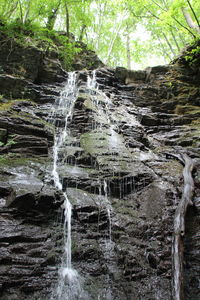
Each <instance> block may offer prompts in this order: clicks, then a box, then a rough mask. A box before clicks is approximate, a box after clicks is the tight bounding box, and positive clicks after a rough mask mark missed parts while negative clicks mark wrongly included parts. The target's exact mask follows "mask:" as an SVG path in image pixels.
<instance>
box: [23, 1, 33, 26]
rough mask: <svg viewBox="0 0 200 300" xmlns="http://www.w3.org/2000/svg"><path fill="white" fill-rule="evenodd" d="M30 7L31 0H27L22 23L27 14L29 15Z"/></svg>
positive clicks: (25, 19) (24, 21)
mask: <svg viewBox="0 0 200 300" xmlns="http://www.w3.org/2000/svg"><path fill="white" fill-rule="evenodd" d="M30 8H31V0H28V3H27V8H26V11H25V14H24V19H23V23H24V24H25V23H26V21H27V19H28V16H29V13H30Z"/></svg>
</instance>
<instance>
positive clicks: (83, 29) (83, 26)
mask: <svg viewBox="0 0 200 300" xmlns="http://www.w3.org/2000/svg"><path fill="white" fill-rule="evenodd" d="M85 29H86V25H85V24H83V25H82V27H81V32H80V36H79V41H80V42H82V40H83V36H84V32H85Z"/></svg>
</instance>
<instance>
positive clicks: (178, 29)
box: [0, 0, 200, 68]
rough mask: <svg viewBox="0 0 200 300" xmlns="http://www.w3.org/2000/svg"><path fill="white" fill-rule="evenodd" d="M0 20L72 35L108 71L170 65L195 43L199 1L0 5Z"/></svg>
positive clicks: (70, 0) (9, 0)
mask: <svg viewBox="0 0 200 300" xmlns="http://www.w3.org/2000/svg"><path fill="white" fill-rule="evenodd" d="M0 18H1V20H4V21H7V22H16V20H18V21H20V22H22V23H23V24H26V23H29V24H38V25H40V26H44V27H46V28H47V29H48V30H53V29H57V30H62V31H66V34H67V36H69V37H70V33H72V34H73V35H74V36H75V37H76V39H77V40H82V41H83V42H85V43H86V44H87V45H88V46H89V47H90V48H91V49H93V50H95V51H96V53H97V54H98V56H99V57H100V58H101V59H102V60H103V62H104V63H106V64H108V65H110V66H113V67H115V66H117V65H118V66H119V65H121V66H125V67H128V68H143V67H146V66H148V65H152V64H159V63H165V62H169V61H170V60H172V59H173V58H174V57H175V56H176V55H177V54H178V53H179V52H180V50H181V49H182V48H183V47H185V46H186V45H187V44H188V43H191V42H192V41H194V40H195V39H197V38H199V34H200V1H199V0H115V1H113V0H0Z"/></svg>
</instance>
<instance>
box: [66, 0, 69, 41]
mask: <svg viewBox="0 0 200 300" xmlns="http://www.w3.org/2000/svg"><path fill="white" fill-rule="evenodd" d="M65 18H66V20H65V26H66V33H67V37H68V39H69V9H68V5H67V1H65Z"/></svg>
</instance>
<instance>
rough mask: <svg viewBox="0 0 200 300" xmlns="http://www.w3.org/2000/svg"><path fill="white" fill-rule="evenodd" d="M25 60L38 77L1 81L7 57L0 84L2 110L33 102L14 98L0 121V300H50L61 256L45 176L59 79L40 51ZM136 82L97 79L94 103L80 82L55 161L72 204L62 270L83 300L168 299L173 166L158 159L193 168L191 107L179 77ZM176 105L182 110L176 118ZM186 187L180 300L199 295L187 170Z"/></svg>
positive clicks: (177, 191) (164, 71)
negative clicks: (68, 262) (187, 162)
mask: <svg viewBox="0 0 200 300" xmlns="http://www.w3.org/2000/svg"><path fill="white" fill-rule="evenodd" d="M28 51H29V52H28V53H27V56H26V57H27V59H28V57H29V58H30V57H32V56H34V59H35V64H36V69H37V71H36V69H33V74H32V73H31V71H30V70H29V69H27V77H26V79H24V78H17V77H16V73H13V74H12V75H11V74H10V73H9V72H11V71H9V70H10V68H11V66H13V63H14V61H15V60H17V57H18V56H17V55H18V54H17V52H16V53H15V55H14V54H13V55H14V57H13V58H10V59H11V61H10V65H9V64H8V68H7V72H8V74H3V75H1V78H0V80H2V82H3V84H2V85H1V88H2V91H3V92H2V91H1V93H2V94H4V93H5V98H6V99H5V101H4V104H5V103H6V104H9V103H10V102H9V101H11V100H9V99H8V98H10V96H9V93H10V91H11V92H12V97H15V98H18V97H20V98H23V97H22V96H21V95H22V94H23V93H24V92H25V93H26V95H29V96H30V97H29V98H31V99H32V100H34V102H31V101H30V100H28V99H24V100H22V99H20V100H17V101H15V102H14V103H12V104H11V103H10V104H11V105H10V104H9V105H8V106H7V108H6V109H2V110H1V112H0V141H1V143H2V144H1V147H0V171H1V177H0V212H1V216H0V223H1V224H0V225H1V231H0V247H1V251H0V264H1V268H0V299H1V300H8V299H9V300H16V299H22V300H33V299H35V300H36V299H37V300H46V299H50V294H51V292H52V289H53V287H55V285H56V282H57V280H58V268H59V265H60V262H61V257H62V252H63V225H62V222H63V211H62V204H63V201H64V197H63V194H62V192H61V191H58V190H57V189H56V188H55V187H54V185H53V179H52V174H51V173H52V168H53V166H52V157H53V150H52V145H53V135H54V132H55V130H56V129H55V124H57V126H58V127H59V129H57V130H61V129H62V128H63V126H64V118H65V116H63V115H62V114H61V115H60V114H59V113H56V114H55V115H54V117H53V118H54V120H51V121H50V120H49V119H51V117H52V107H53V105H54V104H55V103H56V100H57V99H58V97H59V93H60V90H61V89H62V85H59V78H61V77H62V76H63V73H62V71H61V69H60V65H59V64H58V62H57V61H56V57H51V62H50V60H49V58H46V63H44V60H43V63H44V64H43V66H42V67H41V65H40V64H39V61H40V58H39V57H40V53H39V52H37V51H36V53H35V52H34V51H35V50H31V49H29V50H28ZM10 55H11V56H12V53H11V54H10ZM87 55H88V54H87ZM35 56H37V57H35ZM2 60H3V59H2ZM25 60H26V59H25ZM51 63H52V65H51V67H50V64H51ZM77 63H78V62H77ZM78 64H79V63H78ZM59 70H60V71H59ZM57 71H58V72H57ZM38 72H39V73H38ZM59 72H61V73H59ZM146 72H147V71H145V72H144V71H141V72H139V73H135V72H132V74H133V77H134V76H135V77H134V78H133V77H132V79H134V80H133V82H132V83H133V84H132V86H127V85H125V80H126V76H127V70H126V69H119V68H118V69H117V70H116V71H114V70H112V69H106V68H102V69H98V70H97V71H96V75H97V82H98V83H99V96H98V101H96V102H95V101H94V100H93V97H92V96H91V95H90V94H89V91H88V89H87V88H86V86H85V85H86V80H87V75H88V72H87V71H81V72H80V74H79V79H78V80H79V87H80V90H79V96H78V98H77V100H76V104H75V107H74V111H73V115H72V118H71V120H70V123H69V126H70V139H69V140H66V141H65V147H63V148H62V149H61V151H60V152H59V161H60V162H59V164H58V170H59V174H60V177H61V179H62V182H63V188H64V190H66V193H67V195H68V197H69V200H70V202H71V203H72V205H73V210H72V261H73V266H74V268H75V269H76V270H77V271H78V272H79V275H80V277H81V278H82V279H83V288H84V290H85V292H86V293H87V295H88V296H87V297H86V299H87V300H93V299H100V300H127V299H128V300H136V299H148V300H161V299H162V300H170V299H171V290H172V289H171V240H172V239H171V238H172V231H173V218H174V212H175V209H176V206H177V204H178V202H179V200H180V198H181V192H182V186H183V181H182V165H181V164H180V163H179V162H178V161H176V160H174V159H169V157H168V156H166V153H172V154H173V153H181V152H186V153H188V154H189V155H190V156H191V157H192V158H194V160H195V161H196V162H198V161H199V158H200V157H199V143H200V138H199V114H198V109H199V108H198V104H194V103H197V102H192V103H191V102H190V99H193V100H194V99H195V98H198V93H197V89H198V86H197V84H196V83H195V82H196V81H194V82H192V83H191V80H189V79H188V78H187V77H186V76H185V71H184V68H183V67H178V66H173V65H171V66H170V67H169V66H158V67H153V68H152V70H151V72H150V73H152V74H151V76H150V77H149V79H148V80H146V79H147V78H146ZM90 74H91V73H90ZM124 74H125V75H124ZM57 75H58V77H57ZM136 75H137V76H136ZM182 75H184V76H183V77H182V80H183V81H182V82H180V80H181V79H180V78H181V76H182ZM59 76H61V77H59ZM64 76H65V74H64ZM66 77H67V76H66ZM136 77H137V78H136ZM177 78H178V79H177ZM54 80H55V81H58V82H57V85H54V84H55V82H54V84H52V81H54ZM43 82H45V85H42V83H43ZM138 87H139V88H138ZM188 89H189V95H190V97H188ZM6 95H7V97H6ZM194 95H196V96H194ZM13 100H14V99H12V101H13ZM193 100H191V101H193ZM186 104H187V105H190V106H192V108H191V107H190V110H188V109H186V108H184V109H180V107H178V108H177V105H183V106H184V107H185V105H186ZM180 112H181V113H180ZM194 178H195V201H194V207H193V208H191V210H190V211H188V215H187V222H186V237H185V259H186V265H185V289H186V300H189V299H190V300H196V299H198V297H199V289H198V280H197V278H198V277H199V272H200V271H199V266H198V261H199V259H200V258H199V255H200V253H199V239H198V237H199V232H200V226H199V197H200V184H199V181H200V179H199V178H200V177H199V171H198V169H197V171H196V173H195V174H194ZM105 187H107V188H105ZM108 209H110V214H111V219H109V213H108ZM110 222H111V224H110ZM110 225H111V232H110ZM84 300H85V299H84Z"/></svg>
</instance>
